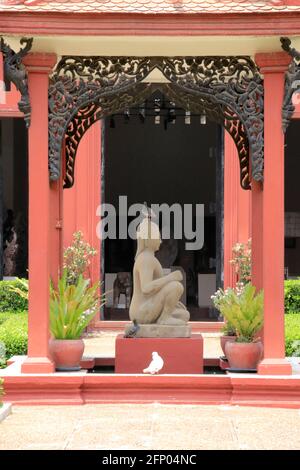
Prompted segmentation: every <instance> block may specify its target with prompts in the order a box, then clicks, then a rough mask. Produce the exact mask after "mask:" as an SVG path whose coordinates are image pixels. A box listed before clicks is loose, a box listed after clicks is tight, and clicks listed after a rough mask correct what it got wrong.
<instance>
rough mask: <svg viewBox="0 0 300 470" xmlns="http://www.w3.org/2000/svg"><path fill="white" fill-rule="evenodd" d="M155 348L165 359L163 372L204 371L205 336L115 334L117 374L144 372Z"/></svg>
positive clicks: (200, 372) (184, 372)
mask: <svg viewBox="0 0 300 470" xmlns="http://www.w3.org/2000/svg"><path fill="white" fill-rule="evenodd" d="M154 351H156V352H157V353H158V354H159V355H160V356H161V357H162V358H163V360H164V366H163V368H162V369H161V371H160V372H159V373H160V374H203V338H202V336H201V335H200V334H199V335H196V334H195V335H192V336H191V337H190V338H124V336H123V335H118V336H117V338H116V362H115V373H116V374H142V373H143V369H145V368H146V367H148V365H149V364H150V362H151V360H152V353H153V352H154Z"/></svg>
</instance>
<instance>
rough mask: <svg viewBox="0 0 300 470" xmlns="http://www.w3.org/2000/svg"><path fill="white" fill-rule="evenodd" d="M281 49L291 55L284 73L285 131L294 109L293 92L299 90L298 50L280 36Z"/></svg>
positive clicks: (299, 60)
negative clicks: (290, 60)
mask: <svg viewBox="0 0 300 470" xmlns="http://www.w3.org/2000/svg"><path fill="white" fill-rule="evenodd" d="M280 42H281V47H282V49H283V50H284V51H285V52H287V53H288V54H289V55H290V56H291V57H292V59H293V60H292V62H291V63H290V65H289V68H288V70H287V72H286V73H285V84H284V98H283V105H282V129H283V132H286V130H287V128H288V126H289V124H290V121H291V119H292V116H293V114H294V111H295V106H294V104H293V94H294V93H295V92H296V91H299V92H300V52H298V51H297V50H296V49H294V48H293V47H291V40H290V39H289V38H286V37H282V38H280Z"/></svg>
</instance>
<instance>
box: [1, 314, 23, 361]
mask: <svg viewBox="0 0 300 470" xmlns="http://www.w3.org/2000/svg"><path fill="white" fill-rule="evenodd" d="M7 316H8V318H7V320H6V321H4V322H3V323H2V324H1V325H0V341H2V342H3V343H4V345H5V348H6V359H9V358H10V357H12V356H15V355H23V354H27V339H28V335H27V331H28V316H27V312H19V313H10V314H8V315H7Z"/></svg>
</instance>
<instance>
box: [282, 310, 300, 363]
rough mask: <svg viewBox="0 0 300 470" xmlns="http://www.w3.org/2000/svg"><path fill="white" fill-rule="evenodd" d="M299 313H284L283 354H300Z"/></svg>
mask: <svg viewBox="0 0 300 470" xmlns="http://www.w3.org/2000/svg"><path fill="white" fill-rule="evenodd" d="M297 342H300V313H295V314H294V315H285V354H286V356H293V355H300V353H299V351H300V348H299V343H298V344H297Z"/></svg>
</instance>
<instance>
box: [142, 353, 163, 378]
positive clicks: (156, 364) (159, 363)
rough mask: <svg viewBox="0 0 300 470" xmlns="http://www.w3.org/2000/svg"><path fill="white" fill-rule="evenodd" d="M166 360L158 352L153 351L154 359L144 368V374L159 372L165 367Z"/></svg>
mask: <svg viewBox="0 0 300 470" xmlns="http://www.w3.org/2000/svg"><path fill="white" fill-rule="evenodd" d="M163 366H164V360H163V358H162V357H160V355H159V354H158V353H157V352H155V351H154V352H153V353H152V361H151V362H150V364H149V366H148V367H147V368H146V369H144V370H143V372H144V374H152V375H153V374H158V372H159V371H160V370H161V369H162V368H163Z"/></svg>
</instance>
